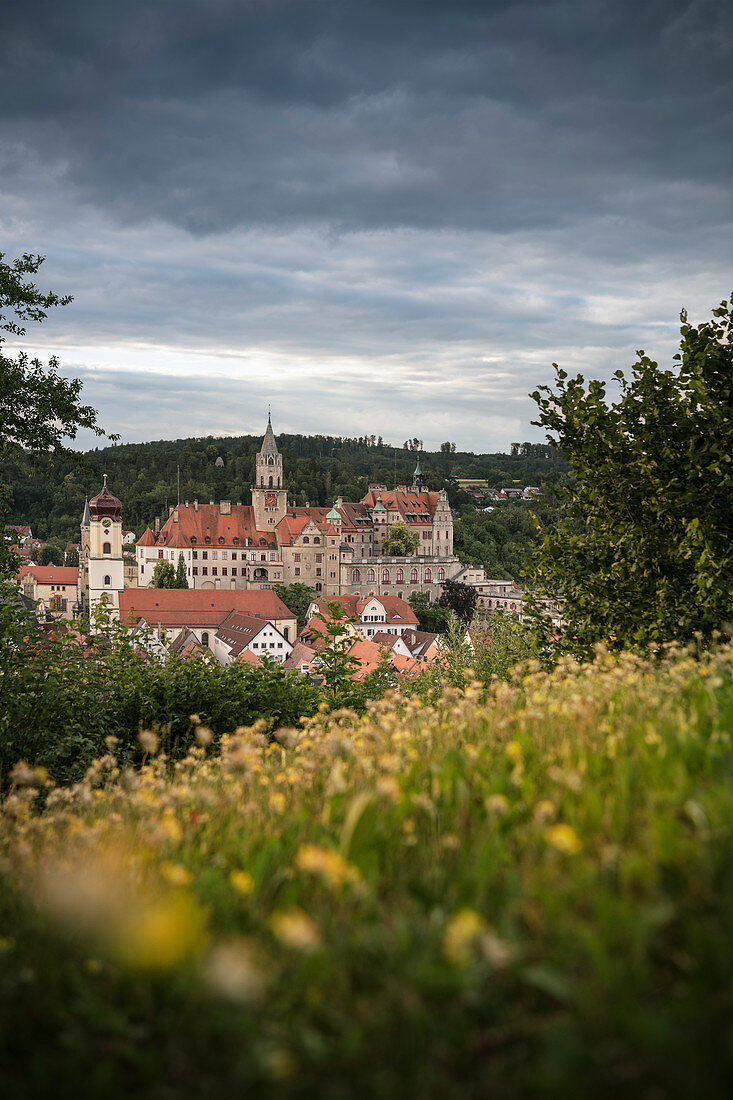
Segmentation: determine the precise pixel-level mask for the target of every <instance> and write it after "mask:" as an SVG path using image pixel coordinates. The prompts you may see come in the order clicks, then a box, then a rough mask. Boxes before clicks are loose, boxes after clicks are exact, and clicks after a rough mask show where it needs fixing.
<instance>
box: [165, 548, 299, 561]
mask: <svg viewBox="0 0 733 1100" xmlns="http://www.w3.org/2000/svg"><path fill="white" fill-rule="evenodd" d="M227 553H228V551H226V550H222V552H221V560H222V561H226V560H227ZM160 556H162V555H160V554H159V557H160ZM173 557H174V554H171V560H173ZM192 557H193V560H194V561H198V557H199V552H198V550H194V551H193V554H192ZM201 560H202V561H208V560H209V551H208V550H202V551H201ZM211 560H212V561H218V560H219V551H218V550H212V551H211ZM236 560H237V551H236V550H232V561H236ZM246 560H247V551H246V550H243V551H242V561H246ZM249 560H250V561H268V554H266V553H265V551H264V550H250V551H249ZM269 560H270V561H277V554H276V553H275V551H274V550H270V551H269Z"/></svg>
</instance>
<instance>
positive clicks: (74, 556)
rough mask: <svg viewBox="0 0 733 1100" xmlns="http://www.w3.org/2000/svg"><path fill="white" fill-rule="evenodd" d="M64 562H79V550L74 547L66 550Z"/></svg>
mask: <svg viewBox="0 0 733 1100" xmlns="http://www.w3.org/2000/svg"><path fill="white" fill-rule="evenodd" d="M64 564H65V565H71V566H73V565H78V564H79V551H78V550H77V549H76V547H74V548H73V549H72V550H69V551H68V553H67V555H66V561H65V562H64Z"/></svg>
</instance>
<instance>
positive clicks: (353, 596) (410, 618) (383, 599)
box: [308, 592, 417, 626]
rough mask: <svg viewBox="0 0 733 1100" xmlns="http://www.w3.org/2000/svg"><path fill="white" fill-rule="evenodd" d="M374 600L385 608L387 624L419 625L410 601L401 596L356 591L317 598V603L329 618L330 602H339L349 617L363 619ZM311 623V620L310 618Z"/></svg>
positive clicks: (319, 608)
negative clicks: (366, 593) (364, 613)
mask: <svg viewBox="0 0 733 1100" xmlns="http://www.w3.org/2000/svg"><path fill="white" fill-rule="evenodd" d="M372 600H375V601H376V602H377V603H378V604H380V605H381V606H382V608H383V609H384V614H385V620H386V624H389V625H390V626H395V625H399V624H407V625H409V626H417V615H416V614H415V612H414V611H413V610H412V608H411V607H410V605H409V603H408V602H407V601H406V600H401V599H400V598H399V596H392V595H386V594H385V595H382V596H376V595H375V596H359V595H358V594H357V593H355V592H344V593H343V595H341V596H334V597H333V598H332V599H320V600H317V601H316V604H317V607H318V610H319V611H320V613H321V614H322V615H325V617H326V618H327V619H328V618H329V617H330V613H329V610H328V605H329V604H330V603H335V604H338V606H339V607H340V608H342V609H343V611H344V614H345V615H346V616H348V617H349V618H357V619H361V616H362V614H363V612H364V609H365V608H366V607H367V606H368V604H370V603H371V602H372ZM311 606H312V605H311ZM309 624H310V620H308V625H309ZM386 624H385V625H386Z"/></svg>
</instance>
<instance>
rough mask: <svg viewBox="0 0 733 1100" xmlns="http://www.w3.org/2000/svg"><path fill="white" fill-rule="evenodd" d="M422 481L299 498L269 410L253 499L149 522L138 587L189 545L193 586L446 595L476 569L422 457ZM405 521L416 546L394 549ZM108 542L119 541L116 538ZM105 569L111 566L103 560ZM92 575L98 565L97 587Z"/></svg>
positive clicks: (194, 507) (181, 510) (185, 509)
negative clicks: (316, 503) (303, 502)
mask: <svg viewBox="0 0 733 1100" xmlns="http://www.w3.org/2000/svg"><path fill="white" fill-rule="evenodd" d="M413 481H414V483H413V485H411V486H409V487H408V486H398V487H396V488H395V489H393V490H388V489H387V488H386V487H385V486H384V485H370V486H369V491H368V492H367V493H366V495H365V496H364V497H363V498H362V500H360V501H358V502H357V503H347V502H344V501H343V500H341V499H340V498H339V499H338V500H337V501H335V503H334V504H333V506H332V507H331V508H330V509H328V508H311V507H305V508H302V507H296V506H294V505H292V504H289V503H288V499H287V488H286V484H285V477H284V473H283V461H282V455H281V454H280V452H279V451H278V448H277V443H276V441H275V435H274V433H273V430H272V424H271V422H270V419H269V417H268V422H267V430H266V432H265V437H264V439H263V441H262V447H261V449H260V451H259V453H258V455H257V461H256V475H255V484H254V485H253V486H252V503H251V505H250V504H241V503H236V504H233V503H232V502H231V501H228V500H221V501H219V503H218V504H217V503H215V502H213V501H211V502H209V503H208V504H201V503H199V502H198V501H192V502H190V503H189V501H186V502H185V503H179V504H178V506H177V507H175V508H171V509H170V514H169V516H168V518H167V520H166V522H165V524H164V525H163V526H162V528H161V529H160V530H159V531H158V532H157V533H154V532H153V531H152V530H151V529H150V528H148V529H147V530H146V531H145V533H144V534H143V536H142V538H141V539H140V540H139V542H138V543H137V549H136V555H137V573H138V576H137V583H138V587H140V588H146V587H149V586H150V585H151V584H152V580H153V570H154V568H155V566H156V564H157V563H158V562H159V561H169V562H170V563H171V564H172V565H173V566H174V568H175V567H176V566H177V564H178V559H179V556H180V555H182V556H183V560H184V563H185V567H186V576H187V578H188V584H189V587H191V588H205V589H232V588H234V589H237V588H247V589H253V588H254V589H258V588H259V589H266V588H271V587H272V586H273V585H274V584H293V583H295V582H302V583H303V584H307V585H308V586H309V587H311V588H313V589H315V591H316V593H317V594H318V595H319V596H320V595H322V596H323V597H328V596H338V595H341V594H342V593H345V592H353V593H357V594H359V595H361V596H368V595H372V594H385V595H389V594H392V595H395V596H399V597H401V598H403V599H408V598H409V596H410V595H411V594H412V593H413V592H418V591H422V592H425V593H427V594H428V595H429V597H430V599H437V597H438V596H439V595H440V585H441V584H442V582H443V581H445V580H452V579H454V578H456V577H457V576H458V575H459V574H461V579H462V580H464V579H468V578H467V577H465V576H464V574H465V572H466V567H464V566H462V565H461V563H460V562H459V560H458V558H456V557H455V555H454V554H453V517H452V514H451V510H450V506H449V504H448V497H447V494H446V493H445V491H444V490H441V492H437V493H436V492H430V491H429V490H428V489H427V488H426V487H425V486H424V485H423V480H422V472H421V470H420V463H419V460H418V464H417V467H416V470H415V474H414V477H413ZM104 491H106V487H105V490H104ZM113 499H114V498H113ZM96 501H97V498H95V501H90V505H89V507H90V510H91V509H92V505H94V506H95V508H96V509H97V511H99V505H98V504H97V503H95V502H96ZM118 503H119V502H118ZM85 518H86V517H85ZM398 521H402V522H403V523H405V524H406V525H407V527H408V529H409V530H410V531H412V532H413V533H414V534H415V535H416V536H417V539H418V548H417V550H416V552H415V553H414V554H411V555H408V556H405V557H393V556H391V555H389V554H388V553H387V552H386V551H387V547H386V542H387V536H388V535H389V532H390V529H391V527H392V525H393V524H394V523H397V522H398ZM102 522H103V521H102ZM95 545H96V544H95ZM101 545H104V546H109V548H110V550H112V546H111V543H110V542H109V541H104V540H103V542H102V543H101ZM90 560H91V559H90ZM110 560H111V559H110ZM95 569H96V567H95ZM96 573H100V575H101V576H102V577H103V578H106V577H107V576H109V575H110V574H109V572H104V570H103V569H96ZM96 573H95V577H96ZM91 579H92V578H91V572H90V595H91V591H92V585H91ZM97 587H98V586H95V589H94V590H95V591H96V590H97ZM103 587H104V586H103ZM120 587H122V585H120Z"/></svg>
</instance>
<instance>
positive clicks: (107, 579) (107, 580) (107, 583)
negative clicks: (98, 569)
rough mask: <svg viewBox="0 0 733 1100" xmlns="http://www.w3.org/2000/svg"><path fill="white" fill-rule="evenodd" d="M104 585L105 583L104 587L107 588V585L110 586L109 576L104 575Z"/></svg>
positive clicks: (110, 579)
mask: <svg viewBox="0 0 733 1100" xmlns="http://www.w3.org/2000/svg"><path fill="white" fill-rule="evenodd" d="M104 583H105V585H107V586H109V585H111V584H112V578H111V577H110V576H109V575H108V574H105V577H104Z"/></svg>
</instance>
